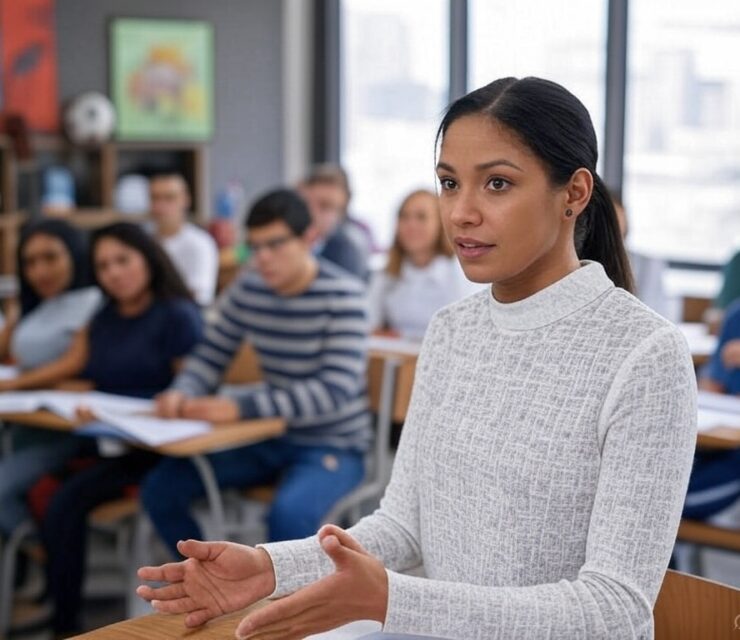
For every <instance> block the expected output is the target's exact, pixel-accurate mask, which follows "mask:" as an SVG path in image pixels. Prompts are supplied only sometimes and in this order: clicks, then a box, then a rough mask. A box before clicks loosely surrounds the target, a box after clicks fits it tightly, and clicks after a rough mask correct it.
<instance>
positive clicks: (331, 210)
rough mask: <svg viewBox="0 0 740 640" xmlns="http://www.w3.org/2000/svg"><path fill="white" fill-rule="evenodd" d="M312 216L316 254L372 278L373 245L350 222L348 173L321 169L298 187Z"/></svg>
mask: <svg viewBox="0 0 740 640" xmlns="http://www.w3.org/2000/svg"><path fill="white" fill-rule="evenodd" d="M298 191H299V193H300V194H301V195H302V196H303V198H304V199H305V200H306V203H307V204H308V209H309V211H310V212H311V220H312V225H311V230H310V234H309V235H311V236H312V241H313V251H314V253H315V254H316V255H317V256H318V257H320V258H324V259H325V260H328V261H329V262H333V263H334V264H336V265H338V266H340V267H342V269H346V270H347V271H348V272H349V273H352V274H354V275H355V276H357V277H358V278H360V279H361V280H363V281H365V280H367V277H368V272H369V265H368V260H369V256H370V249H371V246H370V241H369V240H368V239H367V237H366V236H364V235H363V232H362V231H361V228H360V227H359V226H358V225H357V224H355V223H354V222H353V221H351V220H350V219H349V215H348V212H347V207H348V206H349V201H350V196H351V192H350V189H349V180H348V179H347V174H346V173H345V171H344V169H342V168H341V167H339V166H336V165H327V164H324V165H318V166H317V167H315V168H314V170H313V171H312V172H311V174H310V175H309V176H308V177H306V179H305V180H304V181H303V182H302V183H301V184H300V185H299V187H298Z"/></svg>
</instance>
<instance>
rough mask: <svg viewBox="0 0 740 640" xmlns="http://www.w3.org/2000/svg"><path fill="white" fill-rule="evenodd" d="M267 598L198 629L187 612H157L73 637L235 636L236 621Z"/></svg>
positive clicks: (163, 639) (219, 639)
mask: <svg viewBox="0 0 740 640" xmlns="http://www.w3.org/2000/svg"><path fill="white" fill-rule="evenodd" d="M266 602H267V601H264V600H263V601H262V602H258V603H257V604H255V605H252V607H250V608H247V609H244V610H243V611H237V612H235V613H230V614H228V615H225V616H221V617H220V618H216V619H215V620H211V621H210V622H209V623H208V624H205V625H203V626H202V627H198V628H196V629H187V628H186V627H185V625H184V624H183V619H184V617H185V616H184V614H182V615H164V614H161V613H155V614H152V615H148V616H142V617H140V618H133V619H131V620H124V621H123V622H117V623H116V624H111V625H109V626H107V627H101V628H100V629H96V630H95V631H89V632H88V633H83V634H82V635H79V636H75V638H74V640H178V639H183V640H184V639H187V640H224V639H225V638H233V637H234V632H235V631H236V626H237V624H239V621H240V620H241V619H242V618H243V617H244V616H245V615H247V613H248V612H249V611H250V610H252V609H255V608H259V607H262V606H264V604H265V603H266Z"/></svg>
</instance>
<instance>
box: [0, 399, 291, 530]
mask: <svg viewBox="0 0 740 640" xmlns="http://www.w3.org/2000/svg"><path fill="white" fill-rule="evenodd" d="M3 422H10V423H16V424H22V425H25V426H30V427H36V428H40V429H52V430H55V431H68V432H73V431H74V430H75V428H76V427H77V426H78V425H76V424H74V423H72V422H70V421H69V420H66V419H64V418H62V417H60V416H58V415H55V414H53V413H50V412H49V411H35V412H33V413H18V414H15V413H0V423H3ZM284 432H285V420H283V419H282V418H262V419H259V420H244V421H241V422H236V423H233V424H223V425H219V426H217V427H215V428H214V429H213V431H211V432H210V433H206V434H204V435H201V436H196V437H194V438H188V439H186V440H178V441H177V442H170V443H168V444H165V445H161V446H159V447H146V446H144V445H139V444H137V443H131V444H133V445H134V446H137V447H139V448H141V449H149V450H150V451H155V452H157V453H160V454H162V455H164V456H173V457H178V458H183V457H187V458H190V459H191V460H192V462H193V464H194V465H195V468H196V469H197V470H198V474H199V475H200V478H201V481H202V482H203V486H204V487H205V491H206V500H207V501H208V507H209V509H210V513H211V516H212V520H213V533H214V537H216V538H217V539H224V538H225V535H224V530H225V515H224V505H223V500H222V498H221V490H220V488H219V486H218V482H217V481H216V476H215V474H214V472H213V467H212V466H211V463H210V461H209V460H208V457H207V454H209V453H214V452H216V451H222V450H224V449H233V448H235V447H242V446H244V445H247V444H252V443H254V442H260V441H262V440H268V439H270V438H277V437H278V436H281V435H282V434H283V433H284Z"/></svg>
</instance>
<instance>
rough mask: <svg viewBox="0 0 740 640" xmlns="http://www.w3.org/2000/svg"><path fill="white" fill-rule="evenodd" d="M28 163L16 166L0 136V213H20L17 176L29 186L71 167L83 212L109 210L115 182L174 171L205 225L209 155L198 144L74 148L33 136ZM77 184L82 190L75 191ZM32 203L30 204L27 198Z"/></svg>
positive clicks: (9, 147) (54, 138) (22, 204)
mask: <svg viewBox="0 0 740 640" xmlns="http://www.w3.org/2000/svg"><path fill="white" fill-rule="evenodd" d="M30 143H31V148H32V150H33V158H32V159H30V160H25V161H22V160H20V159H19V158H18V157H17V156H16V154H15V151H14V148H13V144H12V141H11V140H10V139H9V138H8V137H7V136H5V135H0V197H1V198H2V200H1V201H0V213H5V212H8V211H16V210H19V209H24V208H26V207H28V206H29V205H31V204H32V202H23V201H22V200H23V197H22V194H21V193H20V191H21V189H19V180H20V178H21V176H23V177H24V178H26V179H29V180H31V181H33V180H35V179H36V177H35V176H34V175H33V174H34V172H36V171H38V170H39V169H40V168H41V167H43V166H50V165H52V164H59V165H63V166H68V167H73V168H74V173H75V182H76V186H77V187H78V194H79V192H82V193H84V194H85V195H86V197H85V198H83V199H82V200H83V202H82V208H98V209H111V208H112V207H113V205H114V193H115V188H116V183H117V181H118V178H120V177H121V175H123V174H125V173H131V172H139V171H142V170H143V171H161V170H175V171H178V172H181V173H182V174H183V176H184V177H185V180H186V181H187V182H188V185H189V187H190V190H191V194H192V202H193V209H194V211H193V214H192V217H193V218H194V220H195V221H196V222H199V223H201V224H202V223H204V222H205V221H206V220H207V219H208V217H209V216H208V211H209V202H210V191H209V185H208V177H207V176H208V152H207V148H206V146H205V145H203V144H201V143H188V142H133V141H132V142H116V141H113V142H106V143H104V144H99V145H95V144H91V145H73V144H71V143H69V142H68V141H67V140H66V139H64V138H63V137H61V136H55V135H42V134H32V135H31V136H30ZM80 183H82V184H84V187H86V188H83V189H79V186H80ZM31 199H32V200H33V198H31Z"/></svg>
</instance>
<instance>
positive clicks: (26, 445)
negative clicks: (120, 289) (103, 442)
mask: <svg viewBox="0 0 740 640" xmlns="http://www.w3.org/2000/svg"><path fill="white" fill-rule="evenodd" d="M88 263H89V259H88V254H87V242H86V241H85V238H84V237H83V236H82V234H81V233H80V232H79V231H78V230H77V229H75V228H73V227H72V226H70V225H69V224H67V223H66V222H64V221H62V220H42V221H40V222H37V223H33V224H30V225H28V226H26V227H25V228H24V229H23V231H22V233H21V238H20V242H19V243H18V252H17V272H18V275H19V281H20V295H19V298H20V300H19V302H20V315H19V317H18V318H17V319H12V318H11V319H9V321H8V323H7V324H6V325H5V326H4V327H3V329H2V331H0V360H6V359H10V360H11V361H12V362H13V363H14V364H15V365H16V366H17V367H18V369H19V371H20V374H19V375H18V376H17V377H15V378H13V379H10V380H0V392H2V391H16V390H23V389H32V388H36V387H50V386H53V385H54V384H56V383H58V382H60V381H61V380H63V379H65V378H68V377H69V374H70V369H69V368H68V364H67V362H66V358H65V354H66V351H67V350H68V349H69V347H70V345H71V344H72V342H73V340H74V338H75V335H76V334H77V333H79V332H80V331H81V330H82V329H83V327H84V326H85V325H86V324H87V323H88V322H89V321H90V318H91V317H92V315H93V313H94V312H95V311H96V310H97V308H98V307H99V305H100V302H101V295H100V290H99V289H98V288H97V287H95V286H92V281H91V279H90V277H89V264H88ZM85 441H86V439H81V438H77V437H75V436H72V435H69V434H62V433H55V432H51V431H44V430H41V429H33V428H23V427H16V428H15V429H14V431H13V455H12V456H8V457H6V458H4V459H2V460H0V539H2V538H3V537H7V536H9V535H10V534H11V533H12V532H13V531H14V530H15V528H16V527H17V526H18V525H20V524H21V523H22V522H23V521H24V520H26V519H27V518H29V517H30V516H29V513H28V509H27V507H26V500H25V495H26V493H27V492H28V490H29V488H30V487H31V486H32V485H33V483H34V482H35V481H36V480H37V479H38V478H39V477H41V476H42V475H43V474H44V473H48V472H53V471H55V470H57V469H59V468H60V467H61V466H63V465H64V464H65V463H66V461H67V460H68V459H69V458H70V457H72V456H73V455H74V454H76V453H77V452H78V451H79V450H80V448H81V446H82V445H83V443H84V442H85ZM41 445H45V446H43V447H41Z"/></svg>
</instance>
